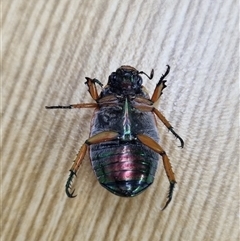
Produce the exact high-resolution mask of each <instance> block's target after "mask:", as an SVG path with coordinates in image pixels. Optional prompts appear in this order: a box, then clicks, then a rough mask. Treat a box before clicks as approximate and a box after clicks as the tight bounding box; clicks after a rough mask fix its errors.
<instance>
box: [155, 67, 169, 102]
mask: <svg viewBox="0 0 240 241" xmlns="http://www.w3.org/2000/svg"><path fill="white" fill-rule="evenodd" d="M169 71H170V66H169V65H167V70H166V72H165V74H163V75H162V76H161V78H160V80H159V81H158V83H157V84H156V88H155V90H154V92H153V95H152V98H151V101H152V102H153V103H154V102H156V101H157V100H158V99H159V98H160V96H161V94H162V90H163V89H164V88H166V87H167V86H166V84H165V83H166V82H167V81H166V80H164V78H165V77H166V76H167V75H168V73H169Z"/></svg>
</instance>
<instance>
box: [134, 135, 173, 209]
mask: <svg viewBox="0 0 240 241" xmlns="http://www.w3.org/2000/svg"><path fill="white" fill-rule="evenodd" d="M137 138H138V140H139V141H141V142H142V143H143V144H144V145H146V146H147V147H149V148H151V149H152V150H153V151H155V152H157V153H158V154H160V155H161V156H162V160H163V165H164V169H165V171H166V174H167V177H168V180H169V182H170V188H169V194H168V200H167V202H166V204H165V206H164V207H163V209H162V210H164V209H165V208H166V207H167V206H168V204H169V203H170V202H171V200H172V194H173V188H174V185H175V183H176V180H175V176H174V172H173V170H172V167H171V163H170V161H169V158H168V156H167V154H166V152H165V151H164V150H163V149H162V147H161V146H160V145H159V144H158V143H157V142H156V141H154V140H153V139H152V138H151V137H148V136H146V135H143V134H138V135H137Z"/></svg>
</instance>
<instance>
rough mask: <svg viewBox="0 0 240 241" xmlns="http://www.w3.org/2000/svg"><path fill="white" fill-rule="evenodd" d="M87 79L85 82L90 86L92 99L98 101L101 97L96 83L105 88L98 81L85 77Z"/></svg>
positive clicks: (89, 90)
mask: <svg viewBox="0 0 240 241" xmlns="http://www.w3.org/2000/svg"><path fill="white" fill-rule="evenodd" d="M85 79H86V80H87V81H86V82H85V84H86V85H87V86H88V92H89V93H90V95H91V96H92V98H93V99H94V100H95V101H97V100H98V98H99V95H98V92H97V87H96V83H97V84H99V85H100V86H101V87H102V86H103V84H102V83H101V82H100V81H99V80H97V79H91V78H89V77H85Z"/></svg>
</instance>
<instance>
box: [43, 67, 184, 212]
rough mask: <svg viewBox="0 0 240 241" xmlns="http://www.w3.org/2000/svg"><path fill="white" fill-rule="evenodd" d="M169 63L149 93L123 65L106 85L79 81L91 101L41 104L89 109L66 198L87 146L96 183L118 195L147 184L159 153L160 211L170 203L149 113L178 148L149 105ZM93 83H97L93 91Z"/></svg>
mask: <svg viewBox="0 0 240 241" xmlns="http://www.w3.org/2000/svg"><path fill="white" fill-rule="evenodd" d="M169 71H170V66H169V65H167V70H166V72H165V73H164V74H163V75H162V76H161V78H160V80H159V81H158V83H157V84H156V87H155V90H154V92H153V94H152V96H151V98H150V97H149V95H148V93H147V92H146V90H145V88H144V87H143V85H142V82H143V80H142V77H141V75H142V74H144V75H145V76H147V77H148V78H149V79H152V78H153V75H154V70H153V69H152V71H151V73H150V76H149V75H147V74H146V73H145V72H143V71H138V70H137V69H135V68H134V67H131V66H128V65H123V66H121V67H120V68H118V69H117V70H116V71H115V72H112V73H111V75H110V76H109V78H108V83H107V85H106V86H105V87H104V88H103V84H102V83H101V82H100V81H99V80H97V79H95V78H94V79H91V78H89V77H85V78H86V82H85V84H86V85H87V86H88V91H89V93H90V95H91V97H92V99H93V100H94V101H95V102H94V103H80V104H71V105H67V106H61V105H58V106H46V107H45V108H47V109H75V108H94V109H95V111H94V114H93V117H92V123H91V129H90V137H89V138H88V139H87V140H86V141H85V142H84V144H83V145H82V146H81V148H80V150H79V152H78V154H77V156H76V158H75V160H74V162H73V164H72V167H71V169H70V175H69V177H68V179H67V182H66V185H65V192H66V194H67V196H68V197H70V198H73V197H75V196H76V195H74V191H75V190H73V191H72V183H73V178H74V176H76V174H77V171H78V169H79V167H80V165H81V163H82V160H83V159H84V157H85V155H86V152H87V150H88V149H89V154H90V160H91V164H92V167H93V170H94V172H95V174H96V177H97V179H98V181H99V183H100V184H101V185H102V186H103V187H104V188H106V189H107V190H108V191H110V192H111V193H113V194H115V195H118V196H122V197H133V196H136V195H137V194H139V193H141V192H142V191H144V190H145V189H146V188H148V187H149V186H150V185H151V184H152V183H153V181H154V177H155V173H156V170H157V166H158V161H159V155H160V156H161V157H162V160H163V166H164V168H165V171H166V174H167V177H168V179H169V182H170V187H169V193H168V196H167V201H166V204H165V206H164V207H163V209H162V210H164V209H165V208H166V207H167V206H168V204H169V203H170V201H171V199H172V195H173V189H174V185H175V184H176V180H175V176H174V172H173V170H172V167H171V164H170V161H169V158H168V156H167V154H166V152H165V151H164V150H163V148H162V147H161V146H160V145H159V144H158V142H159V134H158V130H157V127H156V119H155V116H156V117H157V118H158V119H160V120H161V121H162V122H163V124H164V125H165V126H166V127H167V128H168V130H169V131H170V132H172V133H173V135H174V136H175V137H176V138H177V139H179V141H180V143H181V147H182V148H183V146H184V142H183V140H182V138H181V137H180V136H179V135H178V134H177V133H176V132H175V131H174V130H173V127H172V126H171V125H170V123H169V122H168V121H167V119H166V118H165V117H164V116H163V114H162V113H161V112H160V111H159V110H157V109H156V108H155V107H154V106H153V104H154V103H155V102H156V101H157V100H158V99H159V98H160V96H161V95H162V90H163V89H164V88H166V80H165V77H166V76H167V75H168V74H169ZM97 84H98V85H99V86H101V88H102V90H101V93H100V94H98V91H97Z"/></svg>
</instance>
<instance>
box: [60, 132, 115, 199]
mask: <svg viewBox="0 0 240 241" xmlns="http://www.w3.org/2000/svg"><path fill="white" fill-rule="evenodd" d="M118 136H119V134H118V133H117V132H114V131H103V132H100V133H98V134H96V135H94V136H92V137H90V138H89V139H87V140H86V141H85V143H84V144H83V145H82V147H81V148H80V150H79V152H78V154H77V156H76V158H75V160H74V162H73V164H72V167H71V169H70V175H69V177H68V180H67V182H66V185H65V191H66V194H67V196H68V197H70V198H73V197H76V195H73V193H74V190H73V191H72V192H71V187H72V182H73V177H74V176H76V173H77V171H78V169H79V167H80V165H81V163H82V160H83V158H84V157H85V155H86V152H87V148H88V146H89V145H92V144H98V143H101V142H104V141H110V140H114V139H116V138H118Z"/></svg>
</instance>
